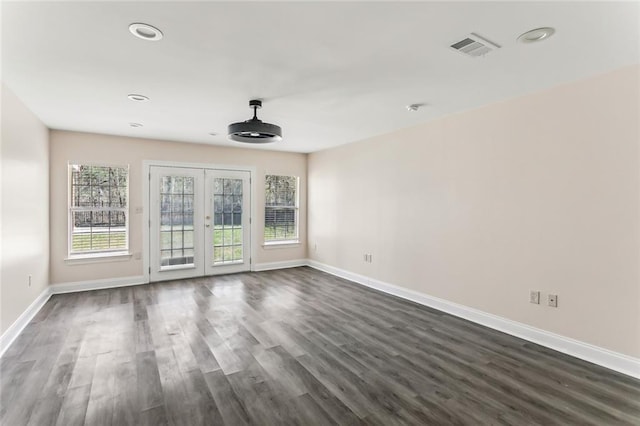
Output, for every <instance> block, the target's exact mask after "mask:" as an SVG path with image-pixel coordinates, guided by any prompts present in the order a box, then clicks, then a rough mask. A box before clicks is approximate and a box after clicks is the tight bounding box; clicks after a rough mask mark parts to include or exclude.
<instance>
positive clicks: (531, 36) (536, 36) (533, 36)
mask: <svg viewBox="0 0 640 426" xmlns="http://www.w3.org/2000/svg"><path fill="white" fill-rule="evenodd" d="M555 32H556V30H555V29H553V28H551V27H543V28H536V29H535V30H531V31H527V32H526V33H524V34H521V35H520V37H518V41H519V42H520V43H536V42H538V41H542V40H546V39H548V38H549V37H551V36H552V35H553V33H555Z"/></svg>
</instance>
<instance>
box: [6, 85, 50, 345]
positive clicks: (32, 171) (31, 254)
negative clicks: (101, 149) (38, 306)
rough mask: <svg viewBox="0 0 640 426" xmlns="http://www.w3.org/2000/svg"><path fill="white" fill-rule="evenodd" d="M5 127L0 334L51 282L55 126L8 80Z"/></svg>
mask: <svg viewBox="0 0 640 426" xmlns="http://www.w3.org/2000/svg"><path fill="white" fill-rule="evenodd" d="M1 127H2V143H1V147H0V159H1V161H0V163H1V173H0V174H1V176H2V184H1V188H2V189H1V192H0V200H2V201H1V202H2V207H1V209H0V211H1V221H0V222H1V224H2V225H1V227H0V229H1V234H2V235H1V241H2V251H1V256H0V259H1V261H0V262H1V273H0V334H2V333H4V332H5V331H6V330H7V328H9V327H10V326H11V324H13V323H14V321H15V320H16V319H18V317H19V316H20V315H21V314H22V313H23V312H24V311H25V310H26V309H27V307H28V306H29V305H30V304H31V303H32V302H33V301H34V300H35V299H36V298H37V297H38V296H39V295H40V294H41V293H42V291H43V290H44V289H45V288H46V287H47V285H48V283H49V130H48V129H47V128H46V127H45V126H44V124H42V123H41V122H40V120H38V118H37V117H36V116H35V115H33V113H32V112H31V111H29V110H28V109H27V108H26V106H25V105H24V104H23V103H22V102H21V101H20V100H19V99H18V98H17V97H16V96H15V95H14V94H13V92H11V90H9V89H8V88H7V87H6V86H5V85H4V84H3V85H2V126H1ZM29 275H31V286H29Z"/></svg>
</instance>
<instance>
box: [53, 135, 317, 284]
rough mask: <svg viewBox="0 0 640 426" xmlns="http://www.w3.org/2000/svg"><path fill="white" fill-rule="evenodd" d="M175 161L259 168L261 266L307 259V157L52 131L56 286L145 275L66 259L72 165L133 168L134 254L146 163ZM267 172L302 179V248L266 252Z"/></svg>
mask: <svg viewBox="0 0 640 426" xmlns="http://www.w3.org/2000/svg"><path fill="white" fill-rule="evenodd" d="M144 160H157V161H174V162H181V163H199V164H204V165H207V164H215V165H222V164H227V165H234V166H250V167H255V168H256V175H257V176H255V178H256V179H257V182H256V188H257V194H256V199H255V201H256V212H257V217H256V218H255V219H257V221H258V222H257V223H258V226H257V234H258V235H257V240H256V243H257V244H258V246H257V250H256V258H255V259H254V260H253V261H254V263H256V264H263V263H270V262H280V261H287V260H297V259H304V258H306V238H305V237H306V232H307V231H306V204H307V202H306V174H307V169H306V167H307V165H306V164H307V156H306V154H296V153H284V152H274V151H263V150H255V149H242V148H227V147H216V146H210V145H198V144H186V143H176V142H166V141H157V140H148V139H134V138H126V137H119V136H107V135H98V134H90V133H76V132H67V131H56V130H52V131H51V165H50V167H51V283H52V284H58V283H71V282H82V281H92V280H98V279H108V278H119V277H134V276H141V275H143V261H142V259H135V256H134V257H132V258H131V259H127V260H126V261H116V262H113V261H111V262H101V263H90V264H77V263H69V262H67V261H65V258H66V257H67V250H68V248H67V244H68V242H67V191H68V189H67V185H68V177H67V164H68V162H70V161H72V162H92V163H107V164H129V165H130V180H129V204H130V219H129V225H130V251H131V252H132V253H134V254H135V253H141V252H142V250H143V236H142V222H143V221H142V218H143V214H142V213H136V208H138V207H142V206H143V176H142V174H143V161H144ZM266 174H283V175H295V176H299V177H300V236H301V244H299V245H298V246H294V247H286V248H267V249H265V248H263V246H262V243H263V240H262V235H263V228H264V226H263V221H262V218H263V214H264V176H265V175H266Z"/></svg>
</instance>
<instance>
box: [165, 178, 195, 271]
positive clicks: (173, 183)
mask: <svg viewBox="0 0 640 426" xmlns="http://www.w3.org/2000/svg"><path fill="white" fill-rule="evenodd" d="M194 180H195V178H194V177H192V176H162V178H161V182H160V253H159V254H160V269H161V270H162V269H166V267H170V266H175V265H191V266H193V264H194V259H193V253H194V247H193V233H194V229H193V225H194V221H193V204H194V198H195V193H194Z"/></svg>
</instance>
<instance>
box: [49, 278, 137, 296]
mask: <svg viewBox="0 0 640 426" xmlns="http://www.w3.org/2000/svg"><path fill="white" fill-rule="evenodd" d="M140 284H147V282H146V281H145V278H144V275H140V276H135V277H121V278H106V279H101V280H91V281H77V282H72V283H63V284H52V285H51V286H49V288H50V289H51V294H63V293H76V292H78V291H89V290H102V289H105V288H115V287H128V286H132V285H140Z"/></svg>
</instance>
